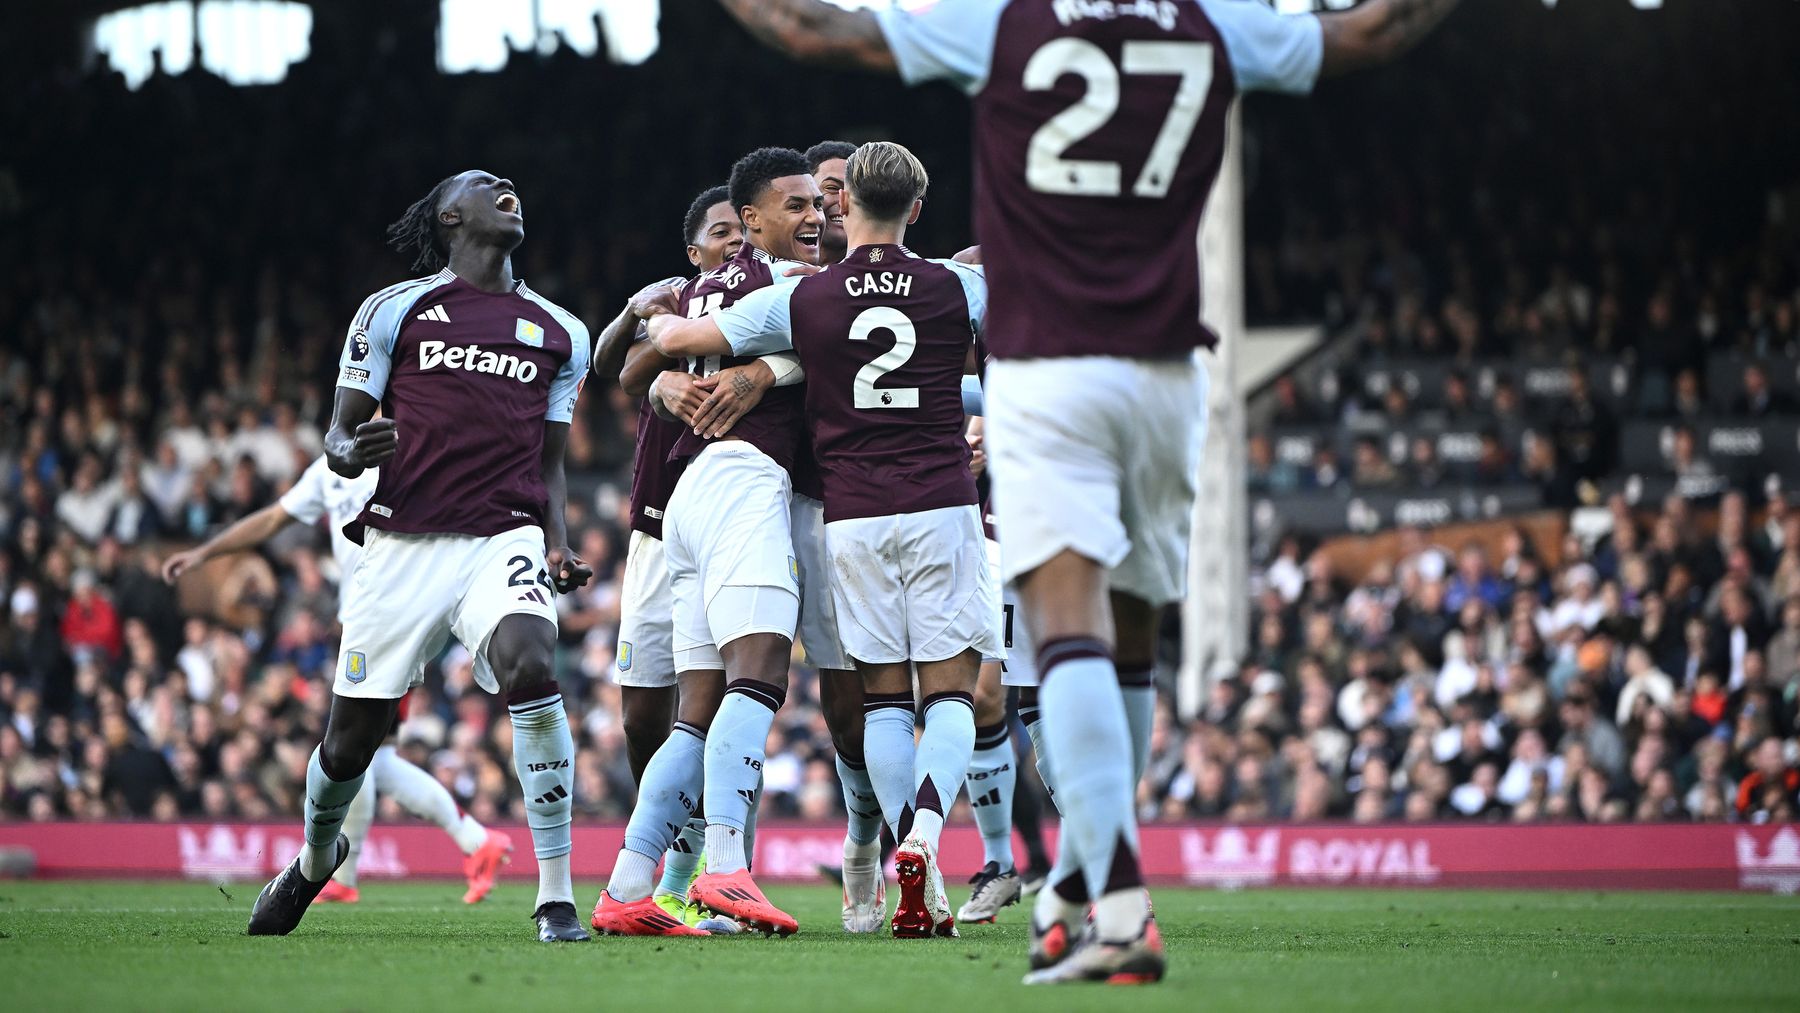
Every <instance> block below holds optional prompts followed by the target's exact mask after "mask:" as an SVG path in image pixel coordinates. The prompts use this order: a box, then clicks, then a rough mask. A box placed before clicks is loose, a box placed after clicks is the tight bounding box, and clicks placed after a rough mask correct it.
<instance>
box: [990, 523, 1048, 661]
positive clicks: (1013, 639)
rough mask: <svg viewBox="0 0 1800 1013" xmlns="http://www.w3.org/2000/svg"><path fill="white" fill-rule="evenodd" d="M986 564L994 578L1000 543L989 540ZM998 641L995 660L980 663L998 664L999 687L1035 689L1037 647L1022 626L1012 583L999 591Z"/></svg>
mask: <svg viewBox="0 0 1800 1013" xmlns="http://www.w3.org/2000/svg"><path fill="white" fill-rule="evenodd" d="M987 553H988V565H989V566H990V567H991V568H992V569H993V571H994V579H995V580H998V579H999V574H1000V570H1001V567H1000V553H1001V548H1000V543H999V542H996V541H993V540H992V539H989V540H988V543H987ZM1000 640H1001V643H1002V645H1003V646H1004V647H1005V650H1004V651H1002V652H1001V657H998V658H983V659H981V660H983V661H998V662H1000V685H1002V686H1036V685H1037V684H1038V679H1037V648H1036V647H1034V646H1032V643H1031V630H1030V628H1028V627H1027V626H1026V625H1025V615H1024V613H1023V612H1021V611H1020V610H1019V589H1018V588H1017V587H1015V586H1014V585H1013V584H1012V582H1011V581H1008V582H1007V583H1005V584H1004V585H1002V586H1001V588H1000Z"/></svg>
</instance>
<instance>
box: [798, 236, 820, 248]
mask: <svg viewBox="0 0 1800 1013" xmlns="http://www.w3.org/2000/svg"><path fill="white" fill-rule="evenodd" d="M794 238H795V239H798V240H799V241H800V245H801V246H804V247H807V248H808V249H811V248H812V247H815V246H818V245H819V234H818V233H817V232H802V233H800V234H799V235H797V236H795V237H794Z"/></svg>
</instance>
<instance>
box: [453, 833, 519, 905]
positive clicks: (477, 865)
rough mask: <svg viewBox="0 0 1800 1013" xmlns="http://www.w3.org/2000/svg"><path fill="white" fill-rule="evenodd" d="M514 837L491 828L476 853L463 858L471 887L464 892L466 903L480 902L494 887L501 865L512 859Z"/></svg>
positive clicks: (464, 869) (464, 871)
mask: <svg viewBox="0 0 1800 1013" xmlns="http://www.w3.org/2000/svg"><path fill="white" fill-rule="evenodd" d="M512 850H513V842H512V838H510V837H508V836H506V835H505V834H503V833H501V832H500V831H498V830H489V831H488V832H487V840H485V841H482V842H481V847H479V848H476V849H475V853H474V854H472V855H470V856H469V857H467V858H465V859H463V875H464V876H466V877H468V880H469V889H468V892H466V893H464V894H463V903H464V904H476V903H480V902H481V900H482V899H483V898H485V897H486V896H487V895H488V892H489V891H490V890H492V889H493V888H494V877H496V876H498V875H499V874H500V867H501V866H502V865H505V864H506V863H508V862H510V861H512Z"/></svg>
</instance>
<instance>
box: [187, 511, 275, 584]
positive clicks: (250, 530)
mask: <svg viewBox="0 0 1800 1013" xmlns="http://www.w3.org/2000/svg"><path fill="white" fill-rule="evenodd" d="M293 519H294V518H293V516H292V515H290V514H289V513H288V512H287V511H286V510H283V509H282V508H281V504H280V503H270V504H269V505H268V506H266V507H263V508H262V509H261V510H258V511H256V512H255V513H253V514H251V515H249V516H248V517H244V518H242V519H240V520H239V521H238V522H237V523H235V524H233V525H231V526H230V527H228V528H226V529H225V530H224V531H221V532H219V533H218V534H216V535H214V536H212V537H211V538H209V539H207V540H206V541H204V542H202V543H201V544H199V545H197V546H195V547H194V548H191V549H189V550H187V551H186V552H177V553H176V554H175V555H173V556H170V557H169V558H168V559H166V560H164V561H163V568H162V578H163V580H164V581H166V582H167V583H170V584H173V583H175V581H176V580H178V579H179V578H180V577H181V575H182V574H183V573H185V572H187V571H188V570H191V569H193V568H194V567H196V566H199V565H201V564H203V563H205V562H206V561H207V560H210V559H214V558H217V557H219V556H229V555H231V554H232V553H234V552H242V551H244V550H245V549H253V548H255V547H256V546H258V545H261V544H262V543H264V542H266V541H268V540H269V539H270V538H271V537H273V536H274V534H275V532H277V531H280V530H281V529H282V528H285V527H287V526H288V522H289V521H292V520H293Z"/></svg>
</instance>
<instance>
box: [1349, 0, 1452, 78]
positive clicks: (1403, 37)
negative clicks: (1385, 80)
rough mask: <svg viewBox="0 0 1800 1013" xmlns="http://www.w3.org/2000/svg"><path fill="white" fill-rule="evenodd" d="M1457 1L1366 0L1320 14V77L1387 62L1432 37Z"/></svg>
mask: <svg viewBox="0 0 1800 1013" xmlns="http://www.w3.org/2000/svg"><path fill="white" fill-rule="evenodd" d="M1458 2H1459V0H1368V2H1367V3H1363V4H1360V5H1358V6H1356V7H1352V8H1350V9H1349V10H1347V11H1333V12H1329V13H1325V14H1321V15H1319V27H1320V28H1321V29H1322V30H1323V32H1324V37H1325V38H1324V41H1325V53H1324V60H1323V62H1322V63H1321V64H1320V66H1319V76H1320V77H1330V76H1331V75H1333V74H1343V73H1346V72H1348V71H1352V70H1360V69H1361V68H1363V67H1372V66H1374V65H1376V64H1378V63H1386V62H1387V61H1389V60H1392V59H1394V58H1395V57H1397V56H1399V55H1400V54H1401V53H1404V52H1406V51H1407V50H1408V49H1411V48H1412V47H1413V45H1414V44H1415V43H1417V42H1418V41H1419V40H1420V39H1422V38H1424V37H1425V36H1427V35H1429V34H1431V30H1432V29H1433V28H1436V27H1437V24H1438V22H1440V21H1442V20H1444V17H1445V16H1446V15H1448V14H1449V13H1450V12H1451V11H1452V10H1455V9H1456V5H1457V3H1458Z"/></svg>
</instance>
